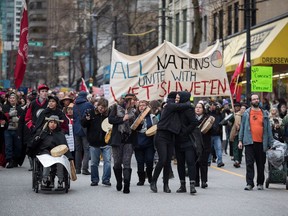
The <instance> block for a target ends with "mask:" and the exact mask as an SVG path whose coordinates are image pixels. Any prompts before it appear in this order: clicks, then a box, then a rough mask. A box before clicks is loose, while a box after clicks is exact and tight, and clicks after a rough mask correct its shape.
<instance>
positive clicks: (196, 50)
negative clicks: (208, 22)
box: [190, 0, 203, 54]
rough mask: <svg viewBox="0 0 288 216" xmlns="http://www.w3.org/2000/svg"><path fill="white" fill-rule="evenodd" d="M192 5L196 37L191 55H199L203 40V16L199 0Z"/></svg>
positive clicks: (193, 0)
mask: <svg viewBox="0 0 288 216" xmlns="http://www.w3.org/2000/svg"><path fill="white" fill-rule="evenodd" d="M192 4H193V7H194V9H193V10H194V23H195V35H194V37H193V44H192V49H191V51H190V52H191V53H194V54H196V53H199V50H200V43H201V39H202V33H203V32H202V21H201V14H200V6H199V1H198V0H192Z"/></svg>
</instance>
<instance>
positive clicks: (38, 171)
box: [32, 157, 70, 193]
mask: <svg viewBox="0 0 288 216" xmlns="http://www.w3.org/2000/svg"><path fill="white" fill-rule="evenodd" d="M50 168H51V170H50V177H49V178H50V179H53V181H54V180H55V177H56V176H57V175H56V169H57V168H56V164H54V165H52V166H51V167H50ZM42 174H43V165H42V164H41V162H40V161H39V159H38V158H37V157H33V170H32V189H33V190H34V191H35V193H38V192H39V190H42V191H52V190H55V191H64V192H65V193H68V191H69V189H70V176H69V173H68V171H67V170H66V169H65V168H64V179H63V184H64V186H63V188H55V189H54V186H52V184H49V185H48V187H43V186H42V178H43V176H42ZM53 185H54V183H53Z"/></svg>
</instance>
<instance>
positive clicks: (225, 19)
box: [159, 0, 288, 99]
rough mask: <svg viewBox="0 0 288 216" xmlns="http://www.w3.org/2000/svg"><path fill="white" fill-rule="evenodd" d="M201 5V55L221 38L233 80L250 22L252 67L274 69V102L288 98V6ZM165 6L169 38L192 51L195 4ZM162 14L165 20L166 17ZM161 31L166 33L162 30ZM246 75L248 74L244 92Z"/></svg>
mask: <svg viewBox="0 0 288 216" xmlns="http://www.w3.org/2000/svg"><path fill="white" fill-rule="evenodd" d="M198 2H199V10H200V15H201V21H200V22H201V26H202V29H201V31H202V39H201V43H200V50H199V52H201V51H203V50H205V49H206V48H207V47H208V46H210V45H212V44H213V43H214V42H215V41H216V40H217V39H219V40H220V41H221V42H222V50H223V56H224V63H225V66H226V71H227V73H228V76H229V77H230V76H231V75H232V74H233V72H234V71H235V69H236V67H237V65H238V63H239V62H240V59H241V57H242V54H243V51H245V50H246V33H247V31H246V29H247V22H248V20H250V26H251V29H250V34H251V37H250V41H251V62H250V64H251V66H270V67H272V68H273V86H274V87H273V92H272V93H270V94H271V95H270V96H271V97H272V98H273V99H274V98H281V97H286V93H287V91H288V84H287V83H288V80H287V77H288V51H287V50H288V47H287V42H286V38H287V36H288V13H287V11H288V5H287V4H285V3H284V2H283V1H281V0H267V1H257V0H225V1H224V0H221V1H215V0H205V1H204V0H199V1H198ZM163 3H164V5H165V12H166V13H165V18H166V19H165V21H164V23H165V26H166V28H165V39H166V40H169V41H171V42H172V43H174V44H175V45H177V46H178V47H180V48H182V49H184V50H186V51H188V52H189V51H190V50H191V49H192V47H193V37H194V36H195V33H196V30H197V29H196V23H195V18H194V9H195V8H194V5H193V4H192V1H191V0H166V1H164V0H163V1H162V0H159V7H160V8H161V7H162V5H163ZM247 4H248V5H249V6H248V5H247ZM248 11H249V12H250V13H248ZM159 14H160V15H161V16H162V17H163V14H161V13H159ZM247 16H248V19H247ZM162 17H161V19H160V20H159V23H160V24H162V23H163V19H162ZM159 31H160V32H161V33H160V34H162V32H163V31H161V28H159ZM160 42H161V41H160V40H159V43H160ZM245 75H246V73H245V72H244V81H243V84H244V89H245V83H246V80H245ZM244 93H245V90H244Z"/></svg>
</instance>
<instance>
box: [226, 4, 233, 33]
mask: <svg viewBox="0 0 288 216" xmlns="http://www.w3.org/2000/svg"><path fill="white" fill-rule="evenodd" d="M227 21H228V26H227V35H231V34H232V5H229V6H228V17H227Z"/></svg>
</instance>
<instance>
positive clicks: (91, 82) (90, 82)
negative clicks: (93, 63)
mask: <svg viewBox="0 0 288 216" xmlns="http://www.w3.org/2000/svg"><path fill="white" fill-rule="evenodd" d="M92 86H93V78H92V77H90V78H89V87H90V88H91V87H92Z"/></svg>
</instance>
